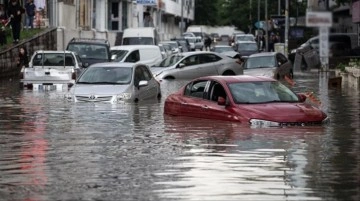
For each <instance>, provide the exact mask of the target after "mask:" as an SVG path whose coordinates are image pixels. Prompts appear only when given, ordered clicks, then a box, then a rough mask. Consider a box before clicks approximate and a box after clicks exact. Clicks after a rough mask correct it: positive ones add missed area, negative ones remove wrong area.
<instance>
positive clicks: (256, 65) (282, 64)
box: [243, 52, 294, 80]
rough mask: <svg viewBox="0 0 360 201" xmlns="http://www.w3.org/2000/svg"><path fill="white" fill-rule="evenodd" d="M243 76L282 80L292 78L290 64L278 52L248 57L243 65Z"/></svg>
mask: <svg viewBox="0 0 360 201" xmlns="http://www.w3.org/2000/svg"><path fill="white" fill-rule="evenodd" d="M243 67H244V75H254V76H255V75H259V76H268V77H272V78H275V79H278V80H279V79H283V78H284V77H285V76H288V78H291V79H292V78H294V72H293V68H292V64H291V62H290V61H289V60H288V59H287V58H286V57H285V55H283V54H282V53H279V52H262V53H256V54H252V55H250V56H249V57H248V58H247V59H246V61H245V63H244V65H243Z"/></svg>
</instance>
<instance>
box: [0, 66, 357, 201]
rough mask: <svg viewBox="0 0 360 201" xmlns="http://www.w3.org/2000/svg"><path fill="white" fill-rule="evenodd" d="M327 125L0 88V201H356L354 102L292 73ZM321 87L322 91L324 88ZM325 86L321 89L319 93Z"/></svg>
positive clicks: (343, 91) (347, 94)
mask: <svg viewBox="0 0 360 201" xmlns="http://www.w3.org/2000/svg"><path fill="white" fill-rule="evenodd" d="M295 76H296V77H295V81H296V83H297V84H296V85H295V86H294V87H293V90H294V91H296V92H300V91H301V92H303V91H312V92H314V93H315V94H316V95H317V97H318V98H319V99H320V100H321V103H322V104H321V106H320V107H322V109H324V110H325V111H326V112H327V113H328V115H329V117H330V118H331V123H330V124H329V125H327V126H322V127H298V128H281V129H278V128H271V129H264V128H257V129H252V128H249V127H248V126H246V125H240V124H236V123H232V122H222V121H213V120H202V119H191V118H190V119H189V118H183V117H174V116H167V115H166V116H164V115H163V101H164V99H165V97H166V96H167V95H168V94H169V93H173V92H175V91H176V90H178V89H179V88H180V87H181V86H183V85H184V84H185V83H187V81H186V80H183V81H177V80H175V81H163V82H162V84H161V85H162V91H163V96H164V98H163V99H162V101H161V102H160V103H159V102H157V101H149V102H144V103H141V104H118V105H110V104H93V103H86V104H75V103H69V102H66V101H65V100H64V99H63V96H64V94H65V93H66V92H65V91H63V92H59V91H28V90H24V91H22V90H19V89H18V85H16V83H17V81H16V80H13V81H11V82H9V81H8V80H6V81H2V82H1V83H0V84H1V85H0V197H1V199H2V200H174V199H176V200H359V197H360V188H359V186H360V181H359V176H360V173H359V166H360V159H359V154H358V153H359V150H360V130H359V127H360V125H359V124H360V123H359V122H360V121H359V118H360V116H359V113H360V102H359V92H358V91H354V90H353V89H349V88H345V87H343V88H340V89H332V88H329V89H326V87H325V84H326V80H325V81H324V80H321V79H319V77H318V75H317V74H316V73H315V74H314V73H306V72H305V73H297V74H295ZM319 86H322V88H319ZM324 88H325V89H324Z"/></svg>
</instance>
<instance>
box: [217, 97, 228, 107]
mask: <svg viewBox="0 0 360 201" xmlns="http://www.w3.org/2000/svg"><path fill="white" fill-rule="evenodd" d="M217 103H218V105H226V99H225V98H224V97H218V100H217Z"/></svg>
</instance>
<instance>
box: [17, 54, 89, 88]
mask: <svg viewBox="0 0 360 201" xmlns="http://www.w3.org/2000/svg"><path fill="white" fill-rule="evenodd" d="M81 68H82V63H81V60H80V58H79V56H78V55H77V54H76V53H75V52H72V51H52V50H39V51H36V52H35V53H34V54H33V55H32V57H31V59H30V62H29V67H27V68H23V69H21V73H20V77H21V80H20V81H21V82H22V85H21V86H22V87H26V88H28V89H39V88H41V87H44V86H52V87H53V88H56V89H62V88H63V86H64V85H72V84H74V83H75V79H76V77H77V76H78V75H79V74H80V71H81Z"/></svg>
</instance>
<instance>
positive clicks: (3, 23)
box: [0, 4, 8, 45]
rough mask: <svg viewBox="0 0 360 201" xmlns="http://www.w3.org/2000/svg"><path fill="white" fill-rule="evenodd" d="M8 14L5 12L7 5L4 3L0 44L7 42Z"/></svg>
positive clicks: (1, 10) (0, 11)
mask: <svg viewBox="0 0 360 201" xmlns="http://www.w3.org/2000/svg"><path fill="white" fill-rule="evenodd" d="M7 20H8V19H7V16H6V12H5V7H4V5H3V4H0V26H1V27H0V45H5V44H6V29H5V28H6V25H7V22H8V21H7Z"/></svg>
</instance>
